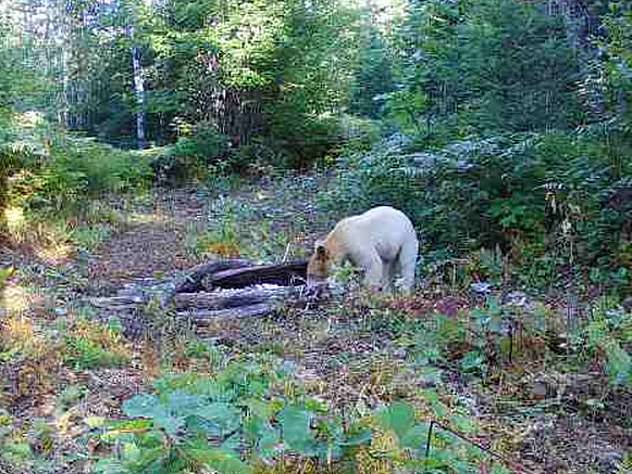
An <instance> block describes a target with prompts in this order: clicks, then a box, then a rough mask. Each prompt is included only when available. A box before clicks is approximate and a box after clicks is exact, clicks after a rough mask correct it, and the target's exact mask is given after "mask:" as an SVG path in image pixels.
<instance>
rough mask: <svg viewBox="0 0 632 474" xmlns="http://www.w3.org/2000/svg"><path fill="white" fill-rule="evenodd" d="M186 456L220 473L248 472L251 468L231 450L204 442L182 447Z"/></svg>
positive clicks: (235, 473)
mask: <svg viewBox="0 0 632 474" xmlns="http://www.w3.org/2000/svg"><path fill="white" fill-rule="evenodd" d="M182 449H183V451H184V453H185V454H186V456H187V457H189V458H191V459H194V460H195V461H196V462H197V463H199V464H202V465H204V466H206V467H207V468H209V469H211V470H212V471H214V472H217V473H220V474H250V473H251V472H252V468H251V467H250V466H248V465H247V464H245V463H244V462H243V461H241V460H240V459H239V458H238V457H237V455H236V454H235V453H233V452H230V451H226V450H224V449H218V448H213V447H209V446H208V445H207V444H204V443H188V444H186V445H185V446H183V447H182Z"/></svg>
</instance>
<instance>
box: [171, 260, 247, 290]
mask: <svg viewBox="0 0 632 474" xmlns="http://www.w3.org/2000/svg"><path fill="white" fill-rule="evenodd" d="M248 265H251V262H248V261H247V260H241V259H231V260H220V261H212V262H206V263H201V264H199V265H196V266H195V267H193V268H192V269H191V270H189V272H188V273H187V274H186V275H185V277H184V279H183V280H182V281H180V282H179V283H177V284H176V285H175V288H174V290H173V291H174V293H195V292H196V291H202V290H203V289H204V287H203V286H202V279H203V278H204V277H205V276H207V275H210V274H213V273H216V272H220V271H222V270H229V269H235V268H241V267H247V266H248Z"/></svg>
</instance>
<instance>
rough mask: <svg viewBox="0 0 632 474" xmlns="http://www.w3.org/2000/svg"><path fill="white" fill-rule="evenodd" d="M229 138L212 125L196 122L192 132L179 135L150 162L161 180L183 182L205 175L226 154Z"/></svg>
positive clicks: (174, 182)
mask: <svg viewBox="0 0 632 474" xmlns="http://www.w3.org/2000/svg"><path fill="white" fill-rule="evenodd" d="M226 152H227V143H226V138H225V137H224V136H223V135H221V134H220V133H219V132H217V130H216V129H215V128H214V127H212V126H210V125H209V124H205V123H199V124H197V125H196V126H195V127H194V128H193V130H192V131H191V133H190V134H189V135H184V136H181V137H179V138H178V140H177V141H176V143H175V144H174V145H172V146H168V147H165V148H164V149H163V150H161V151H160V152H159V153H158V154H157V156H156V157H155V158H153V160H152V161H151V167H152V169H153V170H154V173H155V175H156V178H157V180H158V181H159V182H168V183H171V184H182V183H184V182H186V181H188V180H191V179H194V178H197V179H203V178H205V177H206V176H207V175H208V174H209V172H210V170H211V168H212V165H214V164H216V163H217V162H218V161H219V160H220V159H221V158H222V157H224V156H225V155H226Z"/></svg>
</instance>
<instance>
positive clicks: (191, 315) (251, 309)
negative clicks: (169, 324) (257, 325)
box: [177, 303, 274, 326]
mask: <svg viewBox="0 0 632 474" xmlns="http://www.w3.org/2000/svg"><path fill="white" fill-rule="evenodd" d="M273 312H274V305H272V304H270V303H258V304H252V305H248V306H238V307H236V308H227V309H217V310H210V309H198V310H195V311H179V312H178V313H177V316H178V318H182V319H187V320H190V321H191V322H193V323H194V324H197V325H200V326H203V325H205V324H210V323H212V322H213V321H218V320H222V319H239V318H253V317H261V316H267V315H269V314H272V313H273Z"/></svg>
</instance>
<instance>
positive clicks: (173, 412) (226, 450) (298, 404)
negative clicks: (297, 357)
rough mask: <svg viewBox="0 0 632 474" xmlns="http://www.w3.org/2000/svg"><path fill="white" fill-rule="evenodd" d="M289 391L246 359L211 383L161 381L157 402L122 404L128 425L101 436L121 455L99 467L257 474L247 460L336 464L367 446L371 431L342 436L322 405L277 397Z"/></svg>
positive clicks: (284, 376)
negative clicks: (291, 458)
mask: <svg viewBox="0 0 632 474" xmlns="http://www.w3.org/2000/svg"><path fill="white" fill-rule="evenodd" d="M291 386H292V381H291V379H290V378H289V373H288V371H287V368H284V367H283V366H280V365H278V364H274V363H273V364H270V363H263V364H261V363H257V362H256V361H254V360H248V359H246V360H243V361H234V362H231V363H229V364H228V365H227V366H226V367H225V368H224V369H223V370H221V371H220V372H218V373H217V374H216V375H215V376H214V377H210V376H207V377H205V376H202V375H195V374H181V375H174V376H168V377H165V378H163V379H160V380H158V381H157V382H156V383H155V388H156V391H157V393H156V394H155V395H154V394H141V395H137V396H136V397H134V398H132V399H130V400H128V401H126V402H125V403H124V404H123V412H124V413H125V415H126V416H127V417H128V418H129V420H128V421H122V422H117V423H114V424H113V425H112V426H111V428H110V429H109V430H107V431H105V432H104V433H103V435H102V436H101V437H102V439H103V440H104V441H107V442H109V443H114V442H116V443H119V444H122V446H123V449H122V450H121V451H120V453H121V456H119V457H112V458H108V459H104V460H102V461H100V462H99V464H98V465H97V472H114V471H116V472H147V469H150V468H153V469H156V468H162V469H166V470H165V472H183V471H184V470H186V469H193V470H200V469H203V468H206V469H213V470H215V471H217V472H222V473H244V472H252V471H253V470H252V468H251V467H250V466H249V464H248V463H246V462H244V461H243V460H242V458H243V457H246V458H247V459H250V460H252V461H253V462H254V461H256V460H271V459H272V458H274V457H275V456H278V455H279V454H281V453H285V452H287V453H295V454H299V455H302V456H308V457H312V456H313V457H316V458H319V459H322V460H327V459H337V458H340V457H341V456H342V454H343V449H345V448H349V447H352V446H356V445H358V444H360V443H363V442H366V441H367V439H368V438H367V433H366V431H363V430H359V429H357V428H350V429H348V430H347V431H345V430H344V429H343V426H342V424H341V420H340V419H339V418H337V417H334V416H331V415H328V407H327V406H326V405H325V404H323V403H322V402H320V401H317V400H315V399H309V398H305V397H296V398H292V399H291V398H288V397H287V395H286V394H284V393H283V392H279V390H280V389H282V388H283V387H286V390H287V389H289V387H291Z"/></svg>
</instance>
